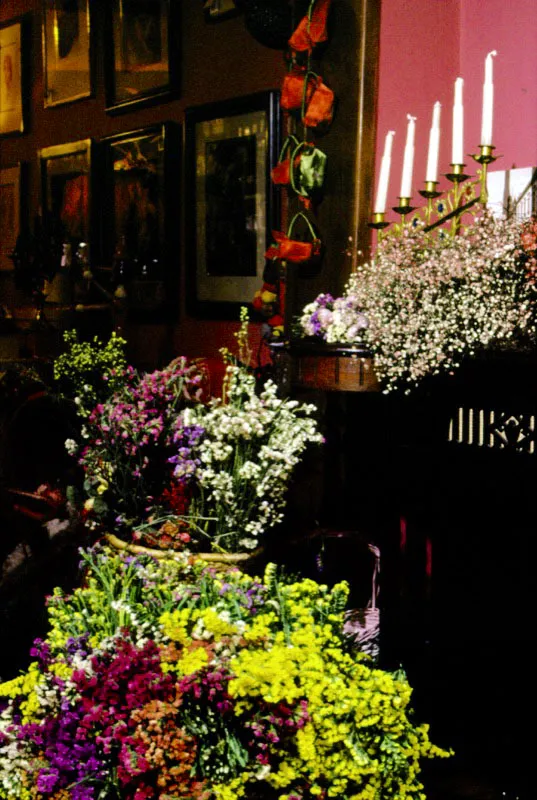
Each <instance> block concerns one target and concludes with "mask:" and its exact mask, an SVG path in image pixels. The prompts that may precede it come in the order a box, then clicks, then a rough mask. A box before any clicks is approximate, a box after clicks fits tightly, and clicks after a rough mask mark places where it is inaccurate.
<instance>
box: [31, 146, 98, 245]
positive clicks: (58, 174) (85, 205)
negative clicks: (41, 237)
mask: <svg viewBox="0 0 537 800" xmlns="http://www.w3.org/2000/svg"><path fill="white" fill-rule="evenodd" d="M39 161H40V167H41V187H42V189H41V191H42V201H41V205H42V209H43V221H44V225H45V228H46V230H47V232H48V235H49V237H50V238H51V239H52V240H53V241H55V242H57V243H58V244H59V246H63V245H67V246H68V248H69V251H70V252H72V253H74V252H75V251H76V250H77V248H79V246H80V245H81V244H84V245H85V246H86V253H87V252H88V250H89V253H90V254H91V244H92V233H93V232H92V230H91V218H90V209H91V139H83V140H81V141H78V142H69V143H68V144H61V145H55V146H53V147H45V148H43V149H42V150H40V151H39ZM87 257H88V258H89V256H87Z"/></svg>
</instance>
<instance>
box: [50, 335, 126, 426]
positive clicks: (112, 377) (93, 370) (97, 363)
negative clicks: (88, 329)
mask: <svg viewBox="0 0 537 800" xmlns="http://www.w3.org/2000/svg"><path fill="white" fill-rule="evenodd" d="M63 338H64V342H65V344H66V347H67V349H66V352H65V353H62V355H60V356H58V358H57V359H56V360H55V362H54V379H55V381H56V382H57V384H58V388H59V393H60V395H61V396H62V397H65V398H68V399H71V400H73V399H74V401H75V403H76V404H77V407H78V413H79V414H80V416H82V417H87V416H88V415H89V414H90V412H91V411H92V409H93V408H94V407H95V406H96V405H97V403H99V402H103V401H105V400H107V399H108V398H109V397H111V396H112V395H113V394H114V392H115V391H117V390H118V389H120V388H121V387H122V386H123V385H124V383H125V371H126V369H127V359H126V357H125V345H126V344H127V342H126V341H125V339H122V338H121V336H118V335H117V334H116V333H115V332H112V334H111V336H110V339H109V340H108V342H106V344H104V343H103V342H102V341H101V340H100V339H99V338H98V337H97V336H94V337H93V339H92V340H91V341H88V342H79V341H78V334H77V332H76V331H75V330H71V331H66V332H65V333H64V335H63Z"/></svg>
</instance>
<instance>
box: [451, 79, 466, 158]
mask: <svg viewBox="0 0 537 800" xmlns="http://www.w3.org/2000/svg"><path fill="white" fill-rule="evenodd" d="M463 85H464V80H463V79H462V78H457V80H456V81H455V100H454V103H453V146H452V151H451V163H452V164H464V150H463V141H464V108H463V104H462V87H463Z"/></svg>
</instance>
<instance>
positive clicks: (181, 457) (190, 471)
mask: <svg viewBox="0 0 537 800" xmlns="http://www.w3.org/2000/svg"><path fill="white" fill-rule="evenodd" d="M204 434H205V429H204V428H202V427H201V425H185V422H184V419H183V418H182V417H178V418H177V420H176V422H175V430H174V434H173V442H174V445H175V447H176V448H177V449H176V453H175V454H174V455H173V456H170V458H169V459H168V461H169V462H170V464H174V470H173V475H174V478H175V479H176V480H179V481H180V482H182V483H184V482H186V481H189V480H190V479H192V478H193V477H194V476H195V475H196V471H197V469H198V467H199V466H200V463H201V462H200V459H199V458H198V457H197V456H196V454H195V448H196V445H197V444H198V443H199V441H200V439H201V438H202V437H203V435H204Z"/></svg>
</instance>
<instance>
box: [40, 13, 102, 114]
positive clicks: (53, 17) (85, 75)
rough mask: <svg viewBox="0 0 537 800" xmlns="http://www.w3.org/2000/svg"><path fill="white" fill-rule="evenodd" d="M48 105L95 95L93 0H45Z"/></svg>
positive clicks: (48, 106)
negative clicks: (92, 47)
mask: <svg viewBox="0 0 537 800" xmlns="http://www.w3.org/2000/svg"><path fill="white" fill-rule="evenodd" d="M43 64H44V72H45V75H44V80H45V90H44V94H45V97H44V102H45V108H50V107H52V106H59V105H62V104H63V103H72V102H73V101H74V100H80V99H82V98H85V97H90V96H91V94H92V69H91V24H90V0H44V2H43Z"/></svg>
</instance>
